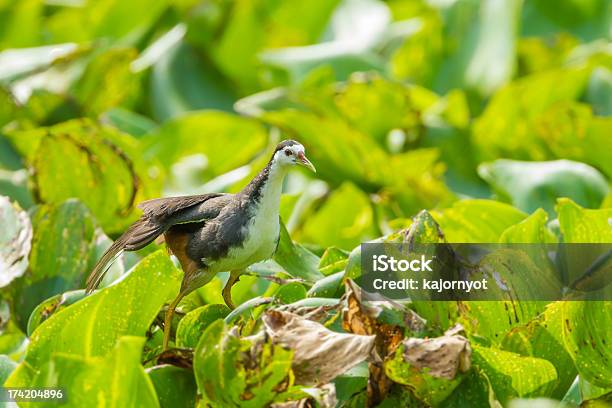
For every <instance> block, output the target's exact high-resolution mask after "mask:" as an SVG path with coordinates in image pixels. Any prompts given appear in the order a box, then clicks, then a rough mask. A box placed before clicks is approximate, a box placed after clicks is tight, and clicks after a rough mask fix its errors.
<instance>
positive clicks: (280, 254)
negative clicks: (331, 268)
mask: <svg viewBox="0 0 612 408" xmlns="http://www.w3.org/2000/svg"><path fill="white" fill-rule="evenodd" d="M274 260H275V261H276V262H277V263H278V264H279V265H280V266H282V267H283V269H285V271H287V273H288V274H289V275H291V276H293V277H295V278H302V279H305V280H306V281H309V282H316V281H317V280H319V279H321V278H322V277H323V275H322V274H321V272H319V268H318V265H319V258H318V257H317V256H316V255H315V254H313V253H312V252H310V251H309V250H307V249H306V248H304V247H303V246H301V245H300V244H296V243H294V242H293V241H292V240H291V237H290V236H289V233H288V232H287V228H285V226H284V225H282V224H281V232H280V238H279V242H278V248H277V249H276V252H275V253H274Z"/></svg>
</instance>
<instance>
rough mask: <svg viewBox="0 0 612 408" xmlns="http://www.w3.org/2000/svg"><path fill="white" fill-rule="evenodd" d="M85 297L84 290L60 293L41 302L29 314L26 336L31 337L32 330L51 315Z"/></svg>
mask: <svg viewBox="0 0 612 408" xmlns="http://www.w3.org/2000/svg"><path fill="white" fill-rule="evenodd" d="M84 297H85V290H83V289H81V290H73V291H70V292H65V293H62V294H61V295H55V296H52V297H50V298H49V299H47V300H45V301H43V302H41V303H39V304H38V306H36V308H35V309H34V310H33V311H32V313H31V314H30V318H29V319H28V326H27V331H26V334H27V335H28V336H32V333H34V330H36V328H37V327H38V326H40V325H41V324H42V322H44V321H45V320H47V319H48V318H49V317H51V316H52V315H53V314H55V313H57V312H59V311H60V310H63V309H65V308H67V307H68V306H70V305H72V304H73V303H76V302H78V301H79V300H81V299H83V298H84Z"/></svg>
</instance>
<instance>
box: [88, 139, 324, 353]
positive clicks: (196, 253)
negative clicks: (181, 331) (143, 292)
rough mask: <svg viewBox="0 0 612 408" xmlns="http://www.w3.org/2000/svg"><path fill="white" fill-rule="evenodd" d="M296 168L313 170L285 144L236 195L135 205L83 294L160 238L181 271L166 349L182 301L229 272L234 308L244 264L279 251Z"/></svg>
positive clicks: (292, 144)
mask: <svg viewBox="0 0 612 408" xmlns="http://www.w3.org/2000/svg"><path fill="white" fill-rule="evenodd" d="M295 165H299V166H304V167H305V168H307V169H309V170H311V171H313V172H316V169H315V167H314V165H313V164H312V163H311V162H310V160H308V158H307V157H306V154H305V148H304V146H303V145H302V144H300V143H298V142H296V141H295V140H285V141H282V142H281V143H279V144H278V145H277V146H276V148H275V149H274V153H273V154H272V157H271V158H270V160H269V161H268V163H267V165H266V166H265V167H264V168H263V169H262V170H261V171H260V172H259V173H258V174H257V175H256V176H255V177H254V178H253V179H252V180H251V181H250V182H249V183H248V184H247V185H246V186H245V187H244V188H243V189H242V190H240V191H239V192H238V193H235V194H229V193H208V194H200V195H191V196H179V197H166V198H156V199H152V200H148V201H144V202H142V203H140V204H138V208H140V209H141V210H142V211H143V214H142V216H141V217H140V218H139V219H138V220H137V221H136V222H134V223H133V224H132V225H131V226H130V227H128V228H127V230H126V231H125V232H124V233H123V234H122V235H121V236H120V237H119V238H117V239H116V240H115V242H114V243H113V244H112V245H111V246H110V247H109V248H108V249H107V250H106V252H105V253H104V254H103V255H102V257H100V259H99V260H98V262H97V263H96V265H95V266H94V268H93V270H92V272H91V274H90V275H89V277H88V279H87V283H86V293H88V294H89V293H92V292H93V291H94V290H95V289H96V288H97V287H98V286H99V284H100V282H101V281H102V279H103V278H104V275H105V274H106V272H107V271H108V268H109V267H110V264H112V262H113V261H114V260H115V259H116V258H117V257H118V256H119V255H120V254H121V253H123V251H136V250H139V249H142V248H144V247H145V246H147V245H148V244H150V243H151V242H153V241H155V240H156V239H158V237H160V236H162V235H163V240H164V241H165V243H166V246H167V248H168V252H169V253H170V254H171V255H174V257H176V259H177V260H178V262H179V264H180V266H181V269H182V270H183V278H182V281H181V286H180V290H179V293H178V295H177V296H176V298H175V299H174V300H173V301H172V302H171V303H170V304H169V305H168V308H167V310H166V314H165V318H164V338H163V350H167V349H168V344H169V340H170V327H171V323H172V318H173V316H174V312H175V310H176V307H177V306H178V304H179V302H180V301H181V299H183V298H184V297H185V296H186V295H188V294H189V293H191V292H193V291H194V290H195V289H197V288H199V287H202V286H204V285H205V284H207V283H208V282H210V281H211V280H212V278H213V277H214V276H215V275H216V274H217V273H219V272H230V275H229V279H228V281H227V283H226V285H225V286H224V288H223V290H222V295H223V299H224V301H225V303H226V305H227V306H228V307H229V308H230V309H234V304H233V302H232V298H231V288H232V286H233V285H234V283H236V282H237V281H238V279H239V278H240V275H241V274H243V273H244V272H245V269H246V268H247V267H248V266H250V265H252V264H254V263H257V262H261V261H264V260H266V259H269V258H271V257H272V256H273V255H274V252H275V251H276V248H277V247H278V242H279V239H280V214H279V207H280V198H281V193H282V188H283V180H284V178H285V176H286V175H287V173H288V171H289V169H291V168H292V167H293V166H295Z"/></svg>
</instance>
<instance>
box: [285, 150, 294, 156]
mask: <svg viewBox="0 0 612 408" xmlns="http://www.w3.org/2000/svg"><path fill="white" fill-rule="evenodd" d="M292 154H293V152H292V151H291V150H289V149H287V150H285V156H291V155H292Z"/></svg>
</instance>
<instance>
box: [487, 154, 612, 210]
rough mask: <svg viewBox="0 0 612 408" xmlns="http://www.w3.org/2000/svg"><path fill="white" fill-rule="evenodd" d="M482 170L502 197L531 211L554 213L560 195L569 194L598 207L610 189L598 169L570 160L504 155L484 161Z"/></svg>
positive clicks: (575, 199)
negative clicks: (506, 157)
mask: <svg viewBox="0 0 612 408" xmlns="http://www.w3.org/2000/svg"><path fill="white" fill-rule="evenodd" d="M478 172H479V174H480V176H481V177H482V178H484V179H485V180H486V181H487V182H488V183H489V184H491V186H492V187H493V188H494V189H495V191H496V192H497V193H498V194H499V195H500V197H501V198H502V199H504V200H507V201H509V202H510V203H512V205H514V206H515V207H517V208H519V209H521V210H523V211H525V212H527V213H531V212H533V211H535V210H536V209H538V208H543V209H544V210H546V211H547V212H548V213H549V214H553V212H554V207H555V203H556V199H557V197H568V198H570V199H572V200H573V201H575V202H576V203H578V204H580V205H582V206H584V207H589V208H598V207H599V206H600V204H601V202H602V200H603V199H604V197H605V196H606V195H607V194H608V192H609V190H610V189H609V187H608V183H607V181H606V179H605V178H604V177H603V176H602V175H601V174H600V173H599V172H598V171H597V170H596V169H594V168H592V167H590V166H588V165H586V164H584V163H578V162H573V161H569V160H557V161H550V162H523V161H514V160H504V159H501V160H496V161H494V162H492V163H486V164H481V165H480V166H479V167H478Z"/></svg>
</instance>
